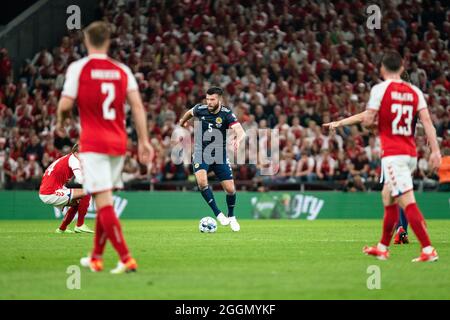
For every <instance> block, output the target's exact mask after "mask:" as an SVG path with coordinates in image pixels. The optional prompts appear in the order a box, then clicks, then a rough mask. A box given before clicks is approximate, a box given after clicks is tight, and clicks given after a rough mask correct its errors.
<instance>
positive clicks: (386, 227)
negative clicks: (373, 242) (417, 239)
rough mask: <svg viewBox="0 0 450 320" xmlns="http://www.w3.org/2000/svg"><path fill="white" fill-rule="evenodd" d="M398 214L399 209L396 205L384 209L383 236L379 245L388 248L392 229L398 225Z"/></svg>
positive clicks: (392, 232)
mask: <svg viewBox="0 0 450 320" xmlns="http://www.w3.org/2000/svg"><path fill="white" fill-rule="evenodd" d="M399 214H400V213H399V207H398V205H397V204H392V205H390V206H387V207H384V221H383V234H382V236H381V241H380V243H381V244H383V245H385V246H386V247H389V244H390V243H391V240H392V235H393V234H394V229H395V227H396V226H397V223H398V218H399Z"/></svg>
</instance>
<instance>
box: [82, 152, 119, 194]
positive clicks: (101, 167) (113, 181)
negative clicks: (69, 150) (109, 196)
mask: <svg viewBox="0 0 450 320" xmlns="http://www.w3.org/2000/svg"><path fill="white" fill-rule="evenodd" d="M79 157H80V163H81V171H82V173H83V189H84V191H86V192H87V193H90V194H93V193H98V192H102V191H108V190H113V189H122V188H123V183H122V179H121V176H122V168H123V163H124V161H125V157H123V156H117V157H115V156H110V155H107V154H101V153H95V152H82V153H80V155H79Z"/></svg>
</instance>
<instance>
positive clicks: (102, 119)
mask: <svg viewBox="0 0 450 320" xmlns="http://www.w3.org/2000/svg"><path fill="white" fill-rule="evenodd" d="M84 37H85V39H84V43H85V45H86V48H87V51H88V56H87V57H85V58H83V59H80V60H78V61H75V62H73V63H72V64H71V65H70V66H69V67H68V69H67V74H66V80H65V83H64V88H63V92H62V96H61V99H60V101H59V104H58V111H57V132H61V131H62V130H63V123H64V120H65V118H66V117H68V116H69V113H70V111H71V110H72V108H73V105H74V102H75V101H77V105H78V111H79V115H80V125H81V135H80V160H81V168H82V174H83V182H84V183H83V188H84V190H85V191H86V192H87V193H89V194H92V195H93V197H94V201H95V205H96V209H97V220H96V230H95V239H94V250H93V251H92V253H91V255H90V256H88V257H86V258H82V259H81V260H80V263H81V265H82V266H85V267H89V268H90V269H91V270H92V271H94V272H98V271H101V270H103V259H102V257H103V251H104V249H105V245H106V240H109V241H110V242H111V244H112V245H113V247H114V249H115V250H116V251H117V253H118V255H119V258H120V261H119V263H118V264H117V267H116V268H115V269H113V270H111V273H114V274H117V273H124V272H130V271H136V269H137V263H136V261H135V259H133V258H132V256H131V254H130V252H129V250H128V246H127V244H126V242H125V239H124V236H123V233H122V228H121V225H120V222H119V220H118V218H117V216H116V213H115V211H114V207H113V194H112V191H113V190H114V189H120V188H122V187H123V183H122V181H121V173H122V168H123V164H124V155H125V153H126V149H127V132H126V128H125V102H126V101H128V104H129V105H130V106H131V112H132V114H133V118H134V123H135V125H136V130H137V134H138V156H139V160H140V162H141V163H148V162H149V158H150V155H151V152H152V149H151V146H150V143H149V139H148V133H147V124H146V121H147V117H146V114H145V111H144V107H143V104H142V101H141V97H140V94H139V89H138V85H137V82H136V79H135V78H134V76H133V74H132V73H131V70H130V69H129V68H128V67H127V66H125V65H123V64H121V63H119V62H117V61H115V60H113V59H110V58H109V57H108V56H107V52H108V49H109V44H110V31H109V27H108V24H106V23H104V22H100V21H99V22H93V23H92V24H90V25H89V26H88V27H87V28H86V29H85V30H84Z"/></svg>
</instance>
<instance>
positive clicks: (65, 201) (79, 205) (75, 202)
mask: <svg viewBox="0 0 450 320" xmlns="http://www.w3.org/2000/svg"><path fill="white" fill-rule="evenodd" d="M73 176H75V181H76V182H78V183H83V177H82V175H81V168H80V161H79V160H78V145H77V144H75V145H74V146H73V147H72V152H71V153H70V154H68V155H66V156H64V157H61V158H59V159H57V160H55V161H54V162H53V163H52V164H51V165H50V166H49V167H48V168H47V170H45V172H44V176H43V177H42V181H41V186H40V188H39V198H41V200H42V202H44V203H46V204H50V205H52V206H55V207H57V208H58V209H60V210H61V211H62V210H63V208H64V207H65V206H69V207H70V209H69V210H68V211H67V213H66V215H65V217H64V219H63V221H62V223H61V225H60V227H59V228H58V229H56V233H73V232H74V231H75V232H76V233H81V232H86V233H94V232H93V231H92V230H91V229H89V227H88V226H86V224H85V223H84V217H85V216H86V213H87V210H88V207H89V202H90V200H91V196H90V195H88V194H86V193H85V192H84V191H83V189H79V188H75V189H69V188H67V187H66V186H65V184H66V183H67V182H68V181H69V180H70V179H72V177H73ZM77 212H78V221H77V225H76V226H75V228H74V231H72V230H70V229H67V226H68V225H69V224H70V223H71V222H72V220H73V218H74V217H75V215H76V214H77Z"/></svg>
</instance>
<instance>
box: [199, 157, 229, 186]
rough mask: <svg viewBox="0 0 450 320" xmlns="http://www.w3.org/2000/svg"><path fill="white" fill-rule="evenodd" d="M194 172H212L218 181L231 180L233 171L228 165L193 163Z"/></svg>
mask: <svg viewBox="0 0 450 320" xmlns="http://www.w3.org/2000/svg"><path fill="white" fill-rule="evenodd" d="M193 167H194V172H197V171H199V170H206V172H209V171H213V172H214V173H215V174H216V177H217V179H219V181H224V180H233V171H232V170H231V166H230V164H229V163H228V161H227V163H221V164H218V163H213V164H207V163H195V162H194V164H193Z"/></svg>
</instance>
